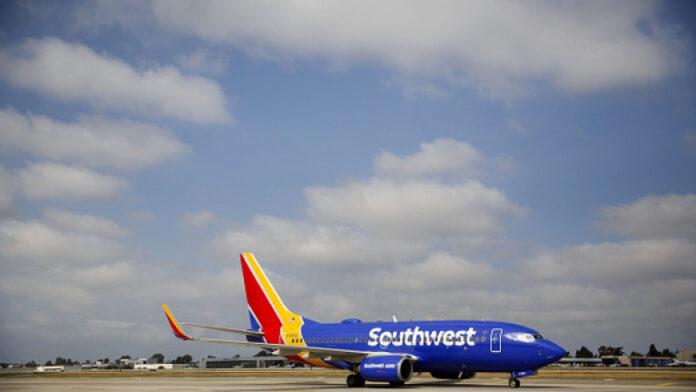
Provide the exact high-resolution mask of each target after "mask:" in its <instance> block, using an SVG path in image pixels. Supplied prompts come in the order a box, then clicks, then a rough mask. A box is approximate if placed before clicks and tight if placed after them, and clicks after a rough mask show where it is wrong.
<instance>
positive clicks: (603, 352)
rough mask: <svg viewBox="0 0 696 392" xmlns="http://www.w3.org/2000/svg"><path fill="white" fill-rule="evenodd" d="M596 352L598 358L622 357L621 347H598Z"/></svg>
mask: <svg viewBox="0 0 696 392" xmlns="http://www.w3.org/2000/svg"><path fill="white" fill-rule="evenodd" d="M597 352H598V353H599V356H600V357H604V356H610V355H615V356H619V355H624V351H623V347H621V346H618V347H614V346H599V348H598V349H597Z"/></svg>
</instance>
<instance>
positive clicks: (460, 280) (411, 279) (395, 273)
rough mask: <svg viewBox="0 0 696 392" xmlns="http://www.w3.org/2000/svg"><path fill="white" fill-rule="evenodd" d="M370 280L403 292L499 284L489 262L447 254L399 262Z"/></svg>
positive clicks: (383, 286) (388, 288) (373, 283)
mask: <svg viewBox="0 0 696 392" xmlns="http://www.w3.org/2000/svg"><path fill="white" fill-rule="evenodd" d="M368 281H369V284H372V285H375V284H377V285H379V286H381V287H382V288H384V289H387V290H393V291H396V292H400V293H403V292H405V293H409V292H410V293H427V292H430V291H448V290H459V289H462V288H472V287H474V288H486V287H491V286H494V285H496V284H497V283H498V282H497V279H496V271H495V269H494V268H493V267H491V266H490V265H488V264H486V263H482V262H476V261H471V260H467V259H464V258H461V257H457V256H454V255H451V254H448V253H435V254H431V255H429V256H428V258H427V259H426V260H425V261H422V262H419V263H415V264H411V265H404V264H399V265H397V266H396V269H395V270H387V271H382V272H381V273H379V274H376V275H375V276H372V277H370V278H369V279H368ZM433 282H437V284H433Z"/></svg>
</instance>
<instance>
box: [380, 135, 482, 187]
mask: <svg viewBox="0 0 696 392" xmlns="http://www.w3.org/2000/svg"><path fill="white" fill-rule="evenodd" d="M485 161H486V160H485V157H484V156H483V154H481V153H480V152H479V151H478V150H477V149H475V148H474V147H473V146H471V145H470V144H468V143H463V142H460V141H458V140H454V139H449V138H445V139H435V141H433V142H432V143H421V145H420V151H419V152H417V153H415V154H412V155H407V156H405V157H403V158H402V157H399V156H396V155H395V154H393V153H391V152H389V151H382V152H381V153H380V154H379V155H378V156H377V158H376V159H375V170H376V172H377V175H378V176H380V177H394V178H413V177H425V176H432V175H433V174H443V173H444V174H447V173H450V174H454V175H458V176H462V177H475V176H476V175H477V174H478V173H479V172H480V170H481V167H482V166H483V165H484V163H485Z"/></svg>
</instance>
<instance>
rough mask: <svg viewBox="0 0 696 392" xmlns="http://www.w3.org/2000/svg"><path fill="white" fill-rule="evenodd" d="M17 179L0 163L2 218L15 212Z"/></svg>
mask: <svg viewBox="0 0 696 392" xmlns="http://www.w3.org/2000/svg"><path fill="white" fill-rule="evenodd" d="M15 188H16V186H15V179H14V176H13V175H12V173H10V172H9V171H7V170H5V168H4V167H3V166H2V165H0V218H3V217H6V216H10V215H12V214H14V198H15Z"/></svg>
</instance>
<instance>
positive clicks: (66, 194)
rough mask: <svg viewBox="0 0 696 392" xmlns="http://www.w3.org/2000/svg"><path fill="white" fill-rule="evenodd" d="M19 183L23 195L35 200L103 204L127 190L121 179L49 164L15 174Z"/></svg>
mask: <svg viewBox="0 0 696 392" xmlns="http://www.w3.org/2000/svg"><path fill="white" fill-rule="evenodd" d="M18 182H19V187H20V189H21V190H22V192H23V193H24V194H25V195H26V196H27V197H28V198H30V199H34V200H53V199H58V200H70V201H79V200H104V199H112V198H115V197H117V196H119V195H121V194H122V193H123V192H125V191H126V190H128V189H129V188H130V184H129V183H128V181H126V180H124V179H122V178H119V177H114V176H111V175H107V174H100V173H97V172H94V171H92V170H89V169H86V168H84V167H80V166H69V165H61V164H58V163H52V162H40V163H34V164H31V165H29V166H27V167H25V168H24V169H22V170H20V171H19V173H18Z"/></svg>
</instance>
